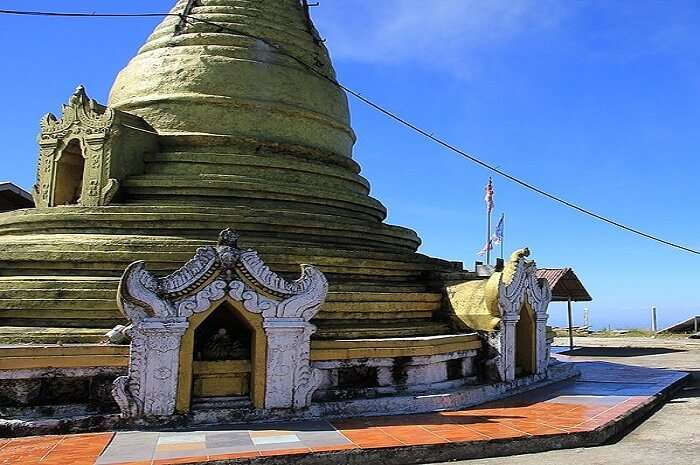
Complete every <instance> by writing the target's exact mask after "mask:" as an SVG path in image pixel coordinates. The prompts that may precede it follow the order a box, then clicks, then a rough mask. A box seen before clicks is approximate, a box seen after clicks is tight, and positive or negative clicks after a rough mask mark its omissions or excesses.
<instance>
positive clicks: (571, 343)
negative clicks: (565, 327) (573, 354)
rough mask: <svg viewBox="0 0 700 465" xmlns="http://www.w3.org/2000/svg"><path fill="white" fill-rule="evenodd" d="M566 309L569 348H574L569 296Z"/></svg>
mask: <svg viewBox="0 0 700 465" xmlns="http://www.w3.org/2000/svg"><path fill="white" fill-rule="evenodd" d="M567 310H568V311H567V313H568V317H569V349H571V350H574V322H573V319H574V318H573V310H572V304H571V296H569V297H568V300H567Z"/></svg>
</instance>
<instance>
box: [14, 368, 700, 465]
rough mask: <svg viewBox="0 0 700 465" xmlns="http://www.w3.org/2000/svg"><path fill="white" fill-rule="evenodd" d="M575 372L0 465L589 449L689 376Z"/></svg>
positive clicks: (404, 459) (102, 438)
mask: <svg viewBox="0 0 700 465" xmlns="http://www.w3.org/2000/svg"><path fill="white" fill-rule="evenodd" d="M568 365H569V364H566V365H557V366H558V367H563V366H568ZM573 365H576V367H577V369H580V371H581V373H582V374H581V376H580V377H579V378H577V379H576V380H574V381H567V382H560V383H555V384H552V385H548V386H531V389H529V390H528V392H527V393H526V394H519V395H515V396H512V397H509V398H506V399H502V400H499V401H496V402H490V403H488V404H484V405H481V406H479V407H474V408H467V409H461V410H455V411H441V412H436V413H422V414H417V413H414V414H408V415H394V416H375V417H366V415H364V414H363V415H362V416H361V417H358V418H346V419H338V420H333V419H327V420H307V421H298V422H293V423H292V422H287V423H271V424H255V425H251V424H242V425H238V426H228V427H222V426H217V427H215V428H211V429H208V428H206V427H204V426H200V427H197V428H196V431H195V430H193V429H190V430H186V431H182V430H181V431H167V430H166V429H164V428H160V429H154V430H152V431H129V432H116V433H115V432H107V433H92V434H76V435H58V436H34V437H30V438H19V439H7V440H1V439H0V461H2V462H3V463H5V464H7V465H15V464H20V463H21V464H23V465H33V464H37V465H38V464H41V463H72V464H80V465H126V464H131V465H133V464H136V463H139V464H149V465H156V464H157V465H165V464H174V463H178V464H202V463H207V464H212V465H213V464H231V463H236V464H255V465H262V464H265V465H267V464H270V465H272V464H280V463H289V461H290V460H293V461H294V463H298V464H302V465H317V464H318V465H320V464H323V465H327V464H332V463H343V464H362V465H371V464H375V463H376V464H384V465H386V464H397V465H398V464H401V465H408V464H420V463H435V462H443V461H452V460H465V459H472V458H483V457H493V456H504V455H515V454H523V453H534V452H542V451H546V450H553V449H564V448H574V447H584V446H596V445H601V444H603V443H605V442H607V441H609V440H610V439H611V438H613V437H618V436H620V435H622V434H624V433H625V432H627V431H629V429H630V428H632V427H633V426H634V425H636V424H638V423H639V422H640V421H642V420H643V419H644V418H646V416H647V415H648V414H649V413H650V412H652V411H653V410H654V409H655V408H657V407H658V406H659V405H661V404H662V403H663V402H665V401H666V400H667V399H668V398H669V397H670V396H671V395H672V394H673V392H675V391H676V390H677V389H679V388H680V387H681V386H682V385H683V384H684V383H685V380H686V379H687V377H688V374H686V373H681V372H675V371H668V370H662V369H650V368H641V367H634V366H625V365H617V364H613V363H605V362H579V363H575V364H573ZM532 388H535V389H532ZM66 426H67V424H66ZM37 432H38V431H35V432H34V434H36V433H37Z"/></svg>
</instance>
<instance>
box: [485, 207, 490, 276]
mask: <svg viewBox="0 0 700 465" xmlns="http://www.w3.org/2000/svg"><path fill="white" fill-rule="evenodd" d="M486 224H487V225H488V226H487V227H486V264H487V265H490V264H491V247H490V246H491V244H490V242H491V208H489V207H488V205H487V206H486Z"/></svg>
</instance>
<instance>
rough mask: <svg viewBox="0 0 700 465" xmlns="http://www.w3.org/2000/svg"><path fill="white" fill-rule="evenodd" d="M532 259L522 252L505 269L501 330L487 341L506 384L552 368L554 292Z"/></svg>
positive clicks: (500, 299) (501, 286) (500, 295)
mask: <svg viewBox="0 0 700 465" xmlns="http://www.w3.org/2000/svg"><path fill="white" fill-rule="evenodd" d="M529 255H530V251H529V250H528V249H523V250H521V251H519V252H516V253H515V254H513V257H512V258H511V260H510V261H509V262H508V263H507V264H506V265H505V268H504V270H503V277H502V279H501V282H500V283H499V290H498V309H499V312H500V315H501V323H500V329H499V330H498V331H497V332H496V333H495V334H492V335H490V337H488V338H487V340H488V343H489V345H490V346H491V347H492V348H493V349H495V351H496V352H497V354H498V355H497V357H496V363H495V365H496V366H494V367H493V368H494V369H496V370H497V371H498V377H499V378H500V379H501V380H503V381H512V380H514V379H515V378H516V376H517V375H541V374H546V372H547V368H548V366H549V357H550V354H549V352H550V351H549V346H548V344H547V319H548V318H549V315H548V314H547V308H548V306H549V303H550V301H551V300H552V291H551V289H550V287H549V284H548V283H547V281H546V280H543V279H538V278H537V268H536V266H535V263H534V262H533V261H531V260H527V259H526V257H527V256H529ZM516 368H519V369H520V370H522V371H523V372H522V373H518V372H517V370H516Z"/></svg>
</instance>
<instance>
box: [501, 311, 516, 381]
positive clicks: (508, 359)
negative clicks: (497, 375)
mask: <svg viewBox="0 0 700 465" xmlns="http://www.w3.org/2000/svg"><path fill="white" fill-rule="evenodd" d="M519 319H520V316H519V315H504V316H503V319H502V320H501V325H502V328H501V332H502V334H501V364H502V367H503V377H504V379H503V380H504V381H513V380H514V379H515V343H516V336H515V325H516V324H517V323H518V320H519Z"/></svg>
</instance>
